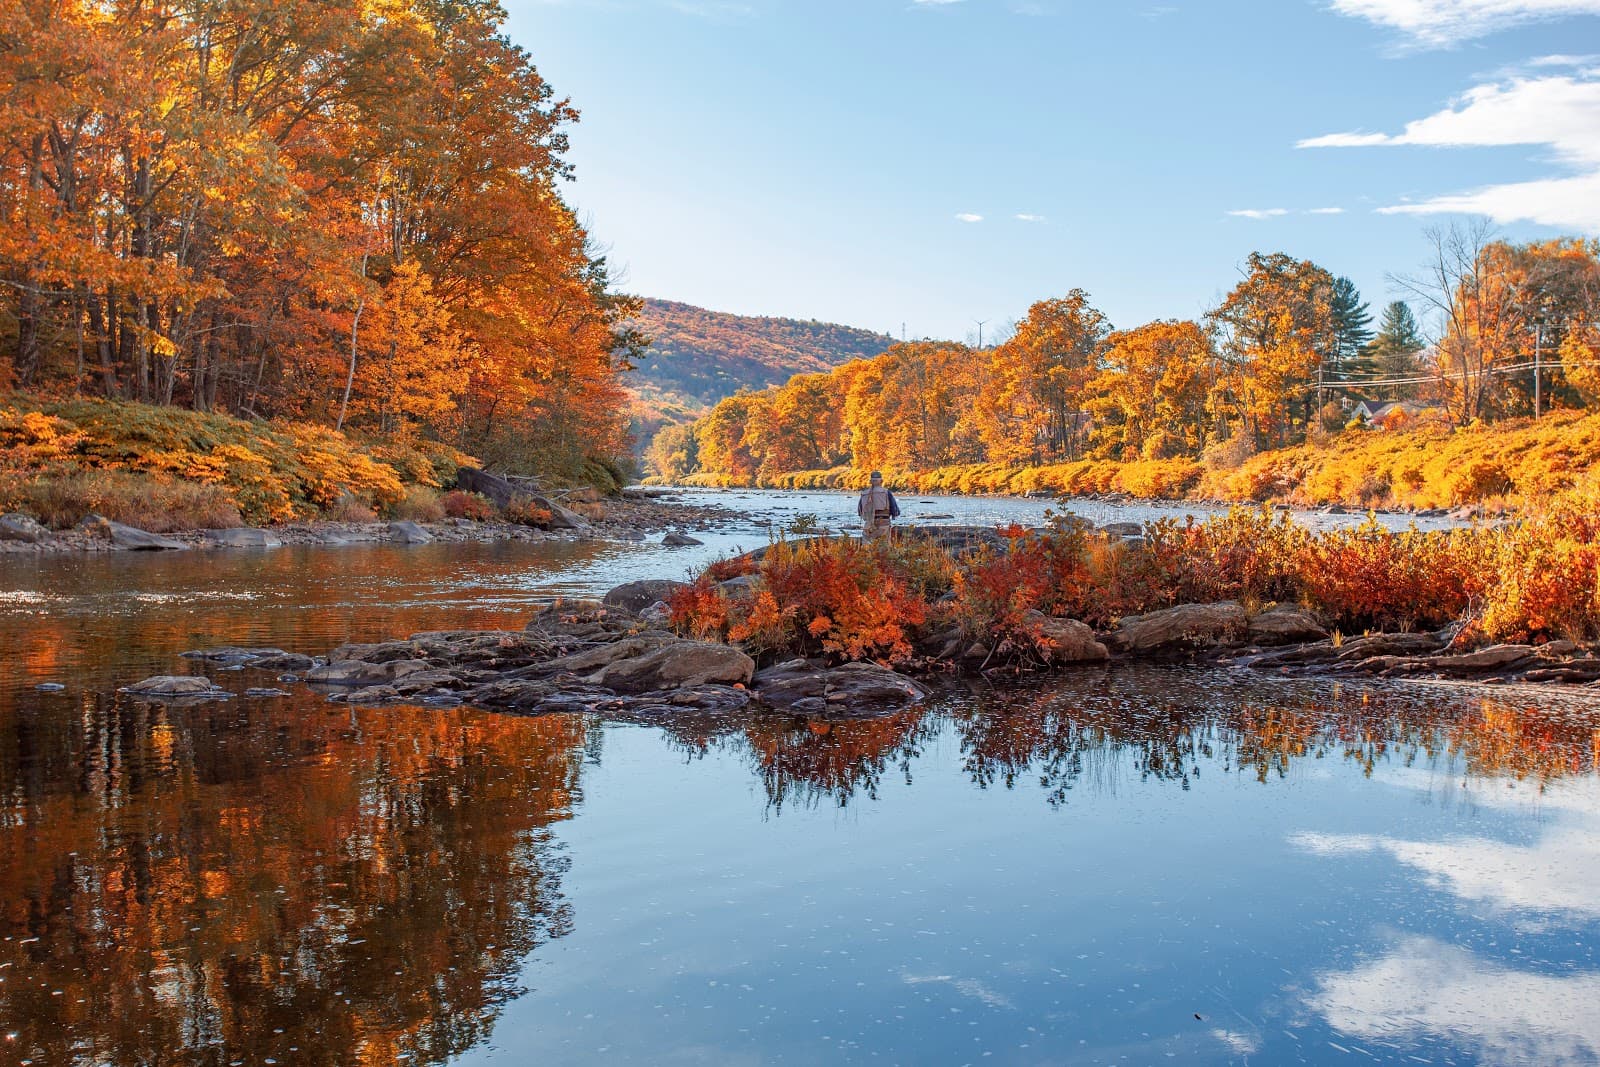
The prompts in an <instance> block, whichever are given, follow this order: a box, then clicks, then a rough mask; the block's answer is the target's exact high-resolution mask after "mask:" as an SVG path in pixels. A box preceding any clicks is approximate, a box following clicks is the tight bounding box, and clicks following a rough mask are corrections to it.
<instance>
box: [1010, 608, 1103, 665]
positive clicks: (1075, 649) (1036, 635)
mask: <svg viewBox="0 0 1600 1067" xmlns="http://www.w3.org/2000/svg"><path fill="white" fill-rule="evenodd" d="M1022 624H1023V626H1024V627H1025V628H1026V629H1027V633H1028V636H1029V637H1030V638H1032V639H1033V643H1034V646H1035V647H1036V648H1037V649H1038V650H1039V654H1040V655H1041V656H1043V657H1044V660H1045V662H1046V663H1100V662H1103V661H1104V660H1107V659H1110V658H1111V653H1110V652H1109V651H1107V649H1106V646H1105V645H1103V644H1101V643H1100V642H1099V641H1097V640H1095V635H1094V631H1093V630H1092V629H1090V628H1089V627H1088V626H1086V625H1084V624H1083V623H1081V622H1079V621H1077V620H1076V619H1055V618H1051V617H1050V616H1048V615H1046V614H1044V613H1043V612H1041V611H1029V612H1027V613H1026V614H1024V615H1023V616H1022Z"/></svg>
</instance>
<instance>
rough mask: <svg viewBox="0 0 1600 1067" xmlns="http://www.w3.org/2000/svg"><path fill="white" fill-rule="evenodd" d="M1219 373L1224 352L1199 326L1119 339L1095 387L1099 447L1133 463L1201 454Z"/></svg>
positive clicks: (1135, 332) (1109, 343) (1168, 325)
mask: <svg viewBox="0 0 1600 1067" xmlns="http://www.w3.org/2000/svg"><path fill="white" fill-rule="evenodd" d="M1216 372H1217V364H1216V349H1215V347H1214V346H1213V344H1212V340H1211V336H1210V334H1209V333H1208V332H1207V331H1206V330H1205V329H1204V328H1203V327H1202V326H1201V325H1200V324H1199V323H1197V322H1189V321H1185V322H1177V321H1172V320H1166V321H1161V322H1152V323H1147V324H1146V325H1144V326H1140V327H1137V328H1135V329H1132V330H1121V331H1118V332H1116V333H1113V334H1111V335H1110V336H1109V337H1108V338H1107V339H1106V348H1105V355H1104V357H1103V359H1102V370H1101V372H1100V374H1099V375H1098V376H1097V377H1096V378H1095V380H1094V381H1093V383H1092V384H1091V386H1090V394H1091V397H1092V399H1090V401H1089V404H1088V407H1089V410H1090V411H1091V412H1092V413H1093V415H1094V419H1095V427H1094V438H1095V441H1096V443H1097V444H1098V445H1099V446H1100V447H1101V448H1102V449H1103V450H1104V451H1106V452H1107V453H1108V454H1110V455H1113V456H1117V457H1119V458H1125V459H1135V458H1138V457H1140V456H1145V457H1148V458H1152V459H1163V458H1166V457H1169V456H1175V455H1184V454H1188V455H1195V454H1198V453H1199V451H1200V450H1201V449H1202V448H1203V447H1204V446H1205V443H1206V430H1207V413H1206V400H1207V397H1208V396H1209V395H1210V392H1211V385H1212V380H1213V378H1214V376H1215V374H1216Z"/></svg>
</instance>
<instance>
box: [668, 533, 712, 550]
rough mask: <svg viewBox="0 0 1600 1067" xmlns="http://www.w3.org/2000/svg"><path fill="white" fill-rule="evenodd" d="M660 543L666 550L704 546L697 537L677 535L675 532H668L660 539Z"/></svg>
mask: <svg viewBox="0 0 1600 1067" xmlns="http://www.w3.org/2000/svg"><path fill="white" fill-rule="evenodd" d="M661 543H662V544H664V545H666V546H667V547H668V548H687V547H689V546H691V545H703V544H705V542H704V541H702V540H700V539H699V538H698V537H690V536H689V535H688V534H683V533H678V532H677V531H676V530H669V531H668V532H667V535H666V536H665V537H663V538H662V539H661Z"/></svg>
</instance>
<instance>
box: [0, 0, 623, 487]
mask: <svg viewBox="0 0 1600 1067" xmlns="http://www.w3.org/2000/svg"><path fill="white" fill-rule="evenodd" d="M502 18H503V12H502V11H501V10H500V8H499V7H498V6H496V5H495V4H493V3H489V2H486V0H386V2H384V3H381V4H372V3H367V2H364V0H317V2H312V0H229V2H223V0H186V2H183V3H176V4H162V5H145V4H109V5H108V4H98V3H88V2H86V0H17V2H14V3H11V4H7V5H6V6H5V8H4V9H3V11H0V221H3V222H4V226H3V228H0V229H3V235H0V277H3V278H4V279H5V281H6V283H7V284H6V287H5V292H4V293H3V295H0V346H3V351H4V353H5V354H4V356H3V357H0V377H3V378H9V379H10V380H11V381H12V382H13V383H14V384H15V385H18V386H21V387H24V388H28V389H33V390H40V391H45V392H61V391H74V392H90V391H92V392H97V393H100V394H101V395H105V396H109V397H113V398H127V399H138V400H144V401H148V402H154V403H162V404H185V405H188V406H192V407H194V408H196V409H199V410H210V409H213V408H216V409H222V410H228V411H234V412H239V413H243V414H247V415H252V416H287V417H294V418H302V419H311V420H317V421H325V422H327V423H328V424H330V425H331V424H334V423H335V422H338V421H340V415H341V412H343V413H344V415H345V416H346V417H347V418H348V425H349V426H351V427H352V428H354V429H357V430H360V431H369V432H374V433H384V434H400V435H407V434H416V433H422V432H426V433H429V434H433V435H435V436H440V437H446V438H449V439H451V440H453V441H455V442H456V443H459V444H462V445H465V446H466V447H468V448H469V449H472V450H477V451H481V452H485V453H494V454H496V456H497V458H499V459H501V461H502V462H504V463H505V464H507V465H510V466H518V465H521V466H529V465H531V464H532V463H533V461H534V455H533V453H534V451H535V449H537V450H539V451H540V452H542V453H544V454H545V455H546V456H547V457H550V458H551V460H552V461H553V462H557V463H570V462H571V461H572V459H573V457H577V456H581V455H583V454H586V453H605V452H613V451H616V450H617V449H619V448H620V446H621V445H622V430H621V425H620V422H619V419H618V415H617V409H618V407H619V405H620V399H621V398H620V395H619V393H618V388H617V385H616V375H617V370H618V359H617V357H616V356H615V355H614V352H616V350H618V348H619V347H622V348H624V349H625V348H626V347H627V346H628V345H629V344H632V343H634V342H636V341H637V338H636V337H630V336H628V335H626V334H625V331H624V325H625V323H626V321H627V319H628V318H629V316H630V315H631V314H632V313H633V310H634V307H635V305H634V303H633V302H631V301H629V300H627V299H625V298H622V297H620V296H617V295H616V294H614V293H612V292H611V289H610V283H609V279H608V277H607V274H606V268H605V264H604V261H603V259H601V258H600V257H599V256H597V255H596V254H595V253H594V252H593V250H592V249H591V248H590V247H589V242H588V237H587V235H586V234H585V233H584V231H583V229H582V227H581V226H579V225H578V223H577V221H576V219H575V217H574V216H573V214H572V211H571V209H570V208H569V207H568V206H567V205H566V204H565V203H564V202H563V200H562V199H561V196H560V191H559V184H560V182H561V181H562V180H563V179H565V178H566V177H567V176H568V169H567V166H566V164H565V163H564V162H563V160H562V155H563V153H564V151H565V148H566V135H565V132H564V129H565V127H566V126H567V125H569V124H570V123H571V122H572V121H574V120H575V119H576V117H577V116H576V112H575V111H574V110H573V109H572V108H571V107H570V106H569V105H567V104H566V103H565V102H564V101H561V100H558V99H557V98H556V97H555V95H554V92H553V90H552V89H551V87H550V86H549V85H548V84H547V83H546V82H544V80H543V79H542V78H541V77H540V76H539V74H538V72H537V70H536V69H535V68H534V66H533V64H532V62H531V61H530V59H529V58H528V56H527V55H526V54H524V53H523V52H522V51H521V50H520V49H518V48H516V47H515V46H513V45H512V44H511V43H510V42H509V41H507V40H506V38H505V37H504V35H503V34H502V33H501V31H500V22H501V19H502ZM347 388H348V402H347V401H346V392H347Z"/></svg>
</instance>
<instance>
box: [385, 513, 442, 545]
mask: <svg viewBox="0 0 1600 1067" xmlns="http://www.w3.org/2000/svg"><path fill="white" fill-rule="evenodd" d="M389 540H391V541H398V542H400V543H401V544H402V545H426V544H428V543H430V542H431V541H432V540H433V535H432V534H431V533H429V532H428V531H427V530H424V529H423V528H422V527H421V526H420V525H418V524H417V523H414V522H412V521H411V520H409V519H404V520H402V521H400V522H391V523H390V524H389Z"/></svg>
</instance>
